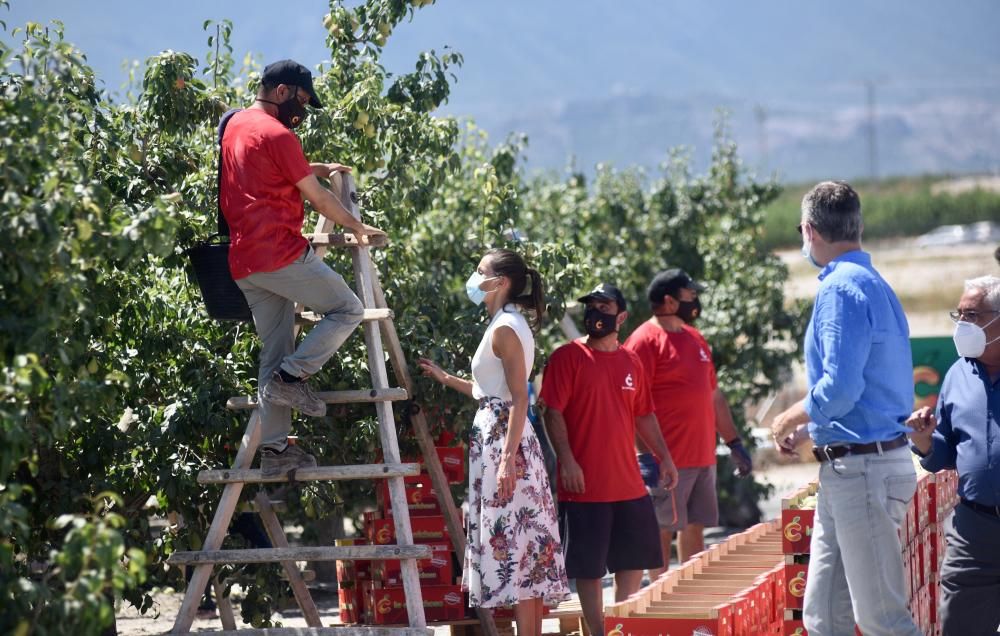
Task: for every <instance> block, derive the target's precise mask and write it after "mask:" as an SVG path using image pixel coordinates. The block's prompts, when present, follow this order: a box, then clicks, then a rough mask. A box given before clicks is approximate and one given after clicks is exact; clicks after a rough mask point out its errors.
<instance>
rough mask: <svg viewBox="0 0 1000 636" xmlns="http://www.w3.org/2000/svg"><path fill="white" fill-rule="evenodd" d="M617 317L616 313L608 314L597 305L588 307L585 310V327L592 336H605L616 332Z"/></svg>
mask: <svg viewBox="0 0 1000 636" xmlns="http://www.w3.org/2000/svg"><path fill="white" fill-rule="evenodd" d="M617 317H618V316H616V315H615V314H606V313H604V312H603V311H601V310H600V309H598V308H597V307H587V310H586V311H585V312H583V327H584V329H586V330H587V335H588V336H590V337H591V338H603V337H604V336H606V335H608V334H610V333H614V331H615V329H616V328H617V327H616V325H615V322H616V320H615V319H616V318H617Z"/></svg>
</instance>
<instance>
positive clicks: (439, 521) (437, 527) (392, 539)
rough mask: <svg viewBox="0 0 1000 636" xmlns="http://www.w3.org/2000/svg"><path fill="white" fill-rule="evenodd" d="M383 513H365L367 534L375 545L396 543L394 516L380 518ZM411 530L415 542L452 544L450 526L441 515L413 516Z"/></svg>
mask: <svg viewBox="0 0 1000 636" xmlns="http://www.w3.org/2000/svg"><path fill="white" fill-rule="evenodd" d="M380 517H381V513H378V512H366V513H365V514H364V526H365V535H366V536H367V537H368V541H370V542H371V543H372V544H373V545H389V544H393V543H396V526H395V522H394V521H393V519H392V518H385V519H383V518H380ZM410 530H411V531H412V532H413V542H414V543H438V544H447V545H450V544H451V538H450V535H449V534H448V527H447V526H446V525H445V523H444V517H442V516H440V515H434V516H426V517H411V518H410Z"/></svg>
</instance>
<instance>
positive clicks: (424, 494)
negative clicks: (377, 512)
mask: <svg viewBox="0 0 1000 636" xmlns="http://www.w3.org/2000/svg"><path fill="white" fill-rule="evenodd" d="M410 480H412V481H410ZM403 489H404V491H405V492H406V506H407V509H408V510H409V511H410V516H411V517H420V516H428V515H440V514H441V508H440V507H439V506H438V497H437V493H436V492H435V491H434V487H433V485H432V484H431V478H430V477H428V476H427V475H417V476H416V477H410V478H409V479H408V480H404V487H403ZM375 499H376V501H377V502H378V507H379V508H380V509H381V510H382V512H383V513H384V514H385V516H387V517H391V516H392V504H391V499H390V497H389V482H387V481H385V480H382V481H380V482H379V484H378V486H377V487H376V489H375Z"/></svg>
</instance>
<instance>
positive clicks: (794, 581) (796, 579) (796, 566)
mask: <svg viewBox="0 0 1000 636" xmlns="http://www.w3.org/2000/svg"><path fill="white" fill-rule="evenodd" d="M808 571H809V565H808V564H806V563H788V562H786V563H785V589H784V598H785V608H786V609H802V600H803V597H804V596H805V595H806V574H807V573H808Z"/></svg>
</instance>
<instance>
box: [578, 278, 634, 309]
mask: <svg viewBox="0 0 1000 636" xmlns="http://www.w3.org/2000/svg"><path fill="white" fill-rule="evenodd" d="M577 300H578V301H579V302H581V303H589V302H590V301H592V300H613V301H615V304H617V305H618V313H621V312H623V311H625V297H624V296H622V292H621V290H619V289H618V288H617V287H615V286H614V285H612V284H611V283H601V284H600V285H598V286H597V287H595V288H594V289H592V290H591V291H590V293H589V294H587V295H586V296H582V297H580V298H577Z"/></svg>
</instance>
